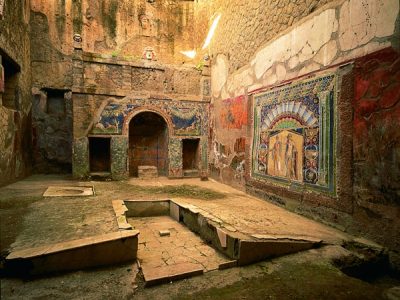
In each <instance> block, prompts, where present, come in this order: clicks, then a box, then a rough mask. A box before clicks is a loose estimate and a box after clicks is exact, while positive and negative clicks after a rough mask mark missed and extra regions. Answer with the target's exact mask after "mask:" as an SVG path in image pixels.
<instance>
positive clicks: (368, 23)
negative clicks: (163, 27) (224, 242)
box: [209, 0, 400, 250]
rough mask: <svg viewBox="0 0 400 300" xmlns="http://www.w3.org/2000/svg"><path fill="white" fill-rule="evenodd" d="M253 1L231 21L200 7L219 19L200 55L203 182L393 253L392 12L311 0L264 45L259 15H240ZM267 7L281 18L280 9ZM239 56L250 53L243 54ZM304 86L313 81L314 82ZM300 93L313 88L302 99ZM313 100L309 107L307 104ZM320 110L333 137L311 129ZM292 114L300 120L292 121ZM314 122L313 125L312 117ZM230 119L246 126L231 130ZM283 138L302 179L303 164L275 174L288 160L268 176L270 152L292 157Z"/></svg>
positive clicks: (368, 0) (350, 1) (349, 1)
mask: <svg viewBox="0 0 400 300" xmlns="http://www.w3.org/2000/svg"><path fill="white" fill-rule="evenodd" d="M217 2H218V1H217ZM217 2H216V3H217ZM261 2H262V1H256V3H255V2H251V3H250V2H249V3H242V6H243V9H239V10H237V11H238V13H237V15H235V14H231V13H230V8H229V5H228V4H227V6H226V7H224V9H221V10H218V8H221V7H223V6H222V4H221V5H220V6H217V7H214V6H213V5H212V4H209V5H210V7H212V8H215V9H216V10H215V11H212V12H211V14H210V15H212V14H213V13H217V12H218V13H221V15H222V17H221V20H220V25H219V26H218V29H217V30H216V34H215V36H214V38H213V42H212V44H211V46H210V48H209V51H210V56H211V58H212V61H211V95H212V104H211V105H212V107H213V109H212V110H211V112H212V114H211V120H210V122H211V124H212V127H211V137H212V140H211V141H210V148H209V151H210V160H209V161H210V171H211V174H212V176H213V177H215V178H217V179H219V180H221V181H223V182H226V183H229V184H232V185H234V186H237V187H242V188H243V186H244V185H245V187H246V189H247V191H249V192H251V193H253V194H256V195H258V196H260V197H263V198H265V199H268V200H270V201H273V202H275V203H277V204H279V205H282V206H285V207H286V208H288V209H292V210H294V211H297V212H299V213H303V214H306V215H309V216H311V217H314V218H317V219H322V220H325V221H328V222H330V223H331V224H336V225H337V226H338V227H341V228H343V229H345V230H348V231H350V232H353V233H359V234H361V235H364V236H367V237H370V238H372V239H374V240H375V241H377V242H380V243H383V244H384V245H386V246H388V247H389V248H390V249H391V250H394V249H399V238H398V237H399V236H400V232H399V228H400V226H399V220H398V218H397V217H396V216H397V215H398V212H399V203H398V202H397V201H398V200H397V199H398V198H399V192H398V186H397V185H398V182H399V180H398V178H399V175H398V153H399V151H398V140H399V138H398V134H397V133H396V132H395V130H393V126H394V127H396V126H397V127H398V124H399V121H398V120H399V111H398V107H399V106H398V99H399V95H398V91H399V87H398V80H399V79H398V76H399V75H398V70H399V64H398V55H399V42H398V41H399V40H400V37H399V33H400V32H399V22H400V21H399V2H398V1H397V0H389V1H383V0H362V1H358V0H340V1H329V3H326V2H324V1H319V2H318V3H317V2H316V3H314V2H313V3H314V4H315V5H314V7H316V9H315V10H314V11H313V12H312V13H310V11H311V10H313V9H310V11H309V13H310V14H309V15H308V16H306V17H304V16H305V14H299V16H301V17H299V18H297V19H296V21H293V23H292V24H290V25H291V26H290V25H289V24H286V25H285V26H283V25H282V27H281V29H280V30H273V31H272V35H271V36H270V38H268V39H267V41H265V39H264V36H266V35H267V36H269V35H270V32H268V31H266V29H265V28H266V27H263V29H262V30H261V29H259V28H258V27H259V26H261V27H262V23H261V25H259V26H257V23H255V21H254V20H255V19H256V18H255V17H254V14H257V10H252V12H249V11H247V10H246V9H245V7H246V5H254V6H255V7H259V6H260V7H261V6H262V5H261ZM267 2H268V3H269V4H268V5H276V6H277V8H279V5H280V3H282V2H285V1H279V2H278V1H267ZM272 2H274V4H271V3H272ZM275 2H276V3H275ZM297 2H298V1H297ZM309 2H312V1H307V3H309ZM300 3H302V1H300ZM293 5H294V4H293V2H291V4H290V5H289V4H288V5H286V6H285V7H282V8H280V9H279V12H280V13H279V14H278V18H279V17H280V16H283V13H284V11H285V10H287V9H289V8H288V7H291V6H293ZM292 13H294V14H296V13H295V11H293V12H292ZM307 14H308V13H307ZM303 17H304V18H303ZM270 19H271V18H270ZM282 19H285V18H282ZM279 22H280V21H276V22H272V23H279ZM229 24H234V25H230V26H229ZM238 24H239V25H238ZM240 24H242V25H240ZM255 24H256V25H255ZM269 26H272V27H278V25H276V24H271V25H269ZM272 27H271V28H272ZM251 30H254V31H257V32H258V30H261V34H260V33H259V34H258V35H257V37H256V38H255V40H257V41H256V42H255V43H259V42H258V39H262V42H260V44H259V45H258V46H252V39H250V40H249V41H246V38H247V37H248V36H251V33H250V31H251ZM238 41H240V42H238ZM243 49H254V51H250V52H251V53H250V54H249V56H247V55H248V54H247V52H246V51H243ZM233 52H234V53H233ZM232 53H233V54H232ZM369 55H372V56H369ZM238 56H240V59H238ZM239 61H241V62H240V63H239ZM330 76H334V78H335V79H334V81H332V82H331V83H332V84H333V86H332V88H333V89H331V90H326V85H324V84H323V81H324V80H326V78H330ZM313 80H314V81H315V80H318V81H321V82H319V83H317V82H315V84H314V83H312V82H313ZM327 82H328V83H329V82H330V81H329V80H328V81H327ZM328 83H327V84H328ZM321 84H322V85H321ZM307 87H314V88H315V89H311V90H309V91H307ZM303 92H304V93H303ZM274 93H275V94H274ZM296 93H297V94H296ZM279 95H280V96H279ZM313 95H314V96H316V98H312V97H311V98H310V96H313ZM278 96H279V97H278ZM277 97H278V98H277ZM326 97H328V98H326ZM239 99H246V100H243V101H247V108H248V110H247V115H246V114H244V113H243V112H246V110H245V109H244V108H241V109H240V110H238V109H235V108H233V107H235V105H234V103H238V102H239V101H241V100H239ZM268 99H272V100H274V99H275V100H274V101H275V102H271V103H269V102H268V101H269V100H268ZM322 99H328V100H327V101H328V102H323V101H322ZM272 100H271V101H272ZM312 101H313V102H314V104H317V103H319V105H320V106H319V108H316V110H315V111H314V112H313V111H312V110H308V108H309V107H312V106H313V105H312V103H313V102H312ZM257 103H258V104H259V106H256V104H257ZM324 103H331V104H332V105H331V106H324V105H325V104H324ZM278 104H280V105H278ZM299 108H301V109H300V110H299ZM258 109H259V110H258ZM323 112H324V113H328V114H327V115H325V116H326V118H328V119H329V120H330V122H331V123H330V125H329V124H328V123H327V125H329V126H331V127H329V126H328V127H326V126H325V127H324V128H331V129H332V131H330V133H329V130H327V129H324V130H322V131H318V129H316V127H317V126H316V125H315V124H322V123H320V122H322V121H323V120H327V119H326V118H325V117H322V119H321V116H322V115H323ZM282 113H288V115H287V116H286V117H287V118H286V119H285V118H283V119H282V120H281V122H280V123H279V124H278V123H276V124H275V123H274V124H273V123H272V122H274V121H276V120H275V118H276V117H277V116H278V115H281V114H282ZM294 115H299V116H301V117H303V118H304V117H305V118H306V119H307V120H301V118H300V119H298V120H297V121H294V120H293V116H294ZM260 116H264V117H265V118H264V117H263V118H260ZM316 116H319V117H318V120H319V121H318V123H315V122H314V119H313V118H314V117H316ZM331 116H332V118H331ZM289 119H291V120H289ZM237 120H247V121H246V122H247V123H246V122H245V124H246V125H245V126H244V127H243V126H241V127H239V126H237V125H236V124H237ZM261 121H263V122H265V123H260V122H261ZM289 121H290V122H289ZM296 122H298V123H296ZM300 123H302V124H303V125H299V124H300ZM307 124H308V125H307ZM278 125H279V126H280V127H279V126H278ZM274 126H275V127H274ZM246 127H247V129H246ZM306 128H309V129H306ZM257 130H258V131H257ZM285 130H286V131H288V132H290V131H292V133H291V136H292V138H294V137H297V138H298V140H297V141H296V140H295V139H294V140H293V142H295V143H297V145H298V146H299V145H301V144H302V143H304V152H303V153H304V156H303V163H304V165H303V173H301V172H299V168H300V167H301V166H302V165H301V162H299V165H298V168H297V169H295V171H292V173H290V172H287V173H285V172H284V169H283V168H282V166H284V167H285V168H287V166H289V164H291V161H290V160H289V159H288V158H287V157H285V158H284V154H281V159H280V160H281V161H280V162H281V164H278V163H277V164H275V165H274V164H273V160H272V162H270V163H269V169H268V164H267V162H268V159H269V158H270V157H271V155H273V153H274V149H273V147H272V144H275V142H276V144H277V145H278V146H279V142H280V143H281V146H285V149H287V148H290V147H291V146H290V147H289V146H287V145H288V144H290V145H291V144H292V142H291V143H289V142H288V141H289V138H288V137H287V136H288V132H285ZM279 132H281V133H280V135H281V136H280V139H279V140H278V138H277V136H278V133H279ZM313 132H316V133H317V134H316V135H313ZM293 133H294V134H293ZM242 137H244V138H245V139H246V140H245V164H244V166H243V167H244V170H245V171H244V172H245V180H244V181H239V180H236V181H234V180H232V178H234V177H235V175H234V173H235V172H236V168H237V163H236V161H237V157H238V156H240V153H242V152H240V151H239V149H240V150H241V149H242V148H240V147H237V145H238V144H239V141H238V140H239V139H240V138H242ZM327 137H329V138H327ZM302 139H304V140H302ZM321 141H324V142H322V144H321ZM318 143H319V144H318ZM326 145H331V146H332V147H330V148H329V147H328V148H329V149H330V150H329V151H328V152H325V153H324V155H321V156H320V154H321V152H320V151H321V147H322V146H323V147H326ZM378 145H379V146H380V147H379V146H378ZM278 146H277V149H279V147H278ZM235 147H236V149H237V150H238V151H239V152H236V151H235V150H234V149H235ZM256 147H259V148H256ZM328 148H326V149H328ZM282 149H283V148H282ZM302 150H303V149H302ZM285 151H288V150H285ZM282 153H283V152H282ZM268 155H269V158H268ZM262 157H265V160H264V161H263V158H262ZM320 157H323V159H322V160H321V159H320ZM297 158H298V157H297ZM325 159H328V160H332V165H331V169H330V170H332V171H333V172H332V176H331V177H326V174H325V173H324V172H325V171H324V172H320V170H319V166H320V165H321V163H323V162H324V160H325ZM263 163H264V164H265V165H264V166H263ZM285 164H286V165H285ZM389 165H390V167H389ZM228 168H230V170H229V171H227V170H228ZM239 169H240V168H239ZM383 170H385V171H383ZM263 172H264V174H260V173H263ZM296 172H299V173H296ZM384 172H386V173H384ZM389 172H390V175H388V174H387V173H389ZM327 178H328V179H329V178H330V179H329V180H332V181H331V182H332V184H333V185H332V188H320V187H318V188H313V185H315V184H316V185H319V186H321V185H323V184H322V183H324V179H327ZM382 228H385V232H382V230H381V229H382Z"/></svg>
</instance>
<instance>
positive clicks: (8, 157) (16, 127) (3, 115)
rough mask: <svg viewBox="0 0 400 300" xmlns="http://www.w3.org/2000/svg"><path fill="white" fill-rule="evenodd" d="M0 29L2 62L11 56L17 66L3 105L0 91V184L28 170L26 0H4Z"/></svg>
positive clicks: (28, 99)
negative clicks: (17, 70)
mask: <svg viewBox="0 0 400 300" xmlns="http://www.w3.org/2000/svg"><path fill="white" fill-rule="evenodd" d="M0 32H1V34H0V56H2V61H3V63H2V64H3V65H6V62H5V61H6V60H7V61H10V60H13V61H14V62H15V63H17V64H18V66H19V68H20V70H19V72H17V75H16V76H15V78H16V79H15V82H14V83H13V85H14V88H13V89H12V91H11V92H10V95H9V97H10V99H9V100H10V101H7V105H5V104H6V101H5V99H2V98H3V94H2V93H1V92H0V103H2V104H0V153H1V154H0V186H1V185H4V184H7V183H9V182H12V181H15V180H17V179H18V178H22V177H24V176H26V175H27V174H29V173H30V170H31V133H30V122H31V92H30V89H31V67H30V45H29V35H28V34H29V2H28V1H6V3H5V6H4V11H3V19H1V20H0ZM8 66H9V64H8ZM6 74H7V70H6ZM6 84H7V81H6ZM2 100H4V101H2ZM8 102H10V103H8ZM10 104H11V105H10Z"/></svg>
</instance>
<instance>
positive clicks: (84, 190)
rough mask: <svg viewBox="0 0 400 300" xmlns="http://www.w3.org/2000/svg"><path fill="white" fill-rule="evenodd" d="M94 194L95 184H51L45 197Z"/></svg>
mask: <svg viewBox="0 0 400 300" xmlns="http://www.w3.org/2000/svg"><path fill="white" fill-rule="evenodd" d="M93 195H94V188H93V186H49V187H48V188H47V190H46V191H45V192H44V194H43V197H84V196H93Z"/></svg>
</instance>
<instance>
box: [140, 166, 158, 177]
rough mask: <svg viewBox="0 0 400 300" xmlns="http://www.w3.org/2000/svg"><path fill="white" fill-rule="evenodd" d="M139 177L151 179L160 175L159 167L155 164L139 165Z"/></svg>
mask: <svg viewBox="0 0 400 300" xmlns="http://www.w3.org/2000/svg"><path fill="white" fill-rule="evenodd" d="M138 177H139V178H140V179H150V178H157V177H158V170H157V167H154V166H138Z"/></svg>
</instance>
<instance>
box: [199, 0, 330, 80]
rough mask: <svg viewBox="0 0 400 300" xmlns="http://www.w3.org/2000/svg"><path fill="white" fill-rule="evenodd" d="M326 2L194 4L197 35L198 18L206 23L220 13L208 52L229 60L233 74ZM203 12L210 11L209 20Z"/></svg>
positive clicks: (285, 0) (264, 0) (266, 0)
mask: <svg viewBox="0 0 400 300" xmlns="http://www.w3.org/2000/svg"><path fill="white" fill-rule="evenodd" d="M329 2H332V1H329V0H298V1H291V0H281V1H270V0H257V1H242V0H231V1H224V0H212V1H211V0H205V1H198V3H196V17H197V18H196V19H197V20H196V22H197V23H198V24H197V27H199V30H200V32H201V31H202V30H201V29H203V27H204V24H203V22H201V21H200V20H199V19H200V18H201V17H203V18H205V19H206V18H207V17H209V16H213V14H214V13H221V15H222V18H221V20H220V22H219V25H218V28H217V30H216V32H215V37H214V38H213V41H212V42H211V50H212V53H223V54H224V55H225V56H226V57H229V71H230V72H234V71H236V70H238V69H239V68H241V67H243V66H244V65H246V64H247V63H248V61H249V60H250V59H251V57H252V56H253V55H254V53H256V51H257V50H258V49H259V48H260V47H261V46H262V45H263V43H265V42H267V41H269V40H272V39H273V38H274V37H276V35H277V34H279V33H281V32H283V31H284V30H286V29H287V28H289V27H290V26H292V25H294V24H296V23H297V22H298V21H300V20H301V19H303V18H304V17H306V16H308V15H309V14H311V13H312V12H314V11H315V10H317V9H318V8H320V7H322V6H323V5H325V4H327V3H329ZM207 11H211V13H209V16H207ZM197 27H196V30H198V28H197ZM204 31H205V30H204V29H203V32H204ZM228 45H229V46H228ZM227 46H228V47H227Z"/></svg>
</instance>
